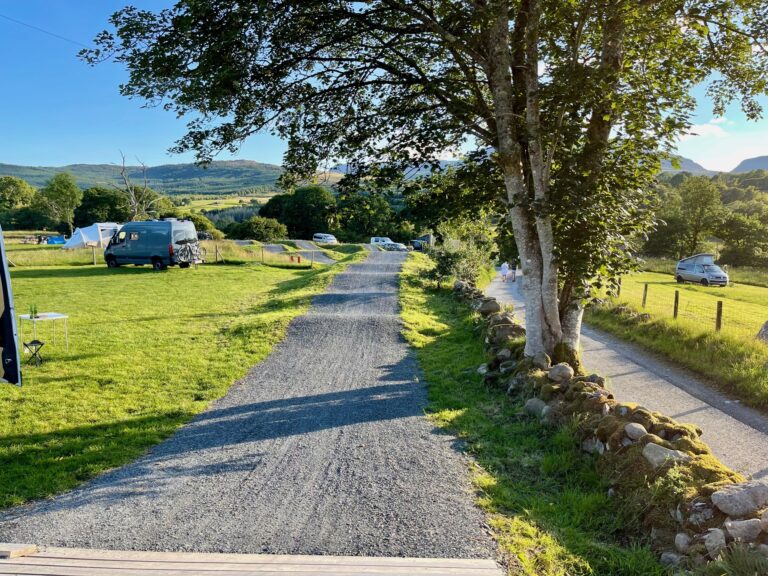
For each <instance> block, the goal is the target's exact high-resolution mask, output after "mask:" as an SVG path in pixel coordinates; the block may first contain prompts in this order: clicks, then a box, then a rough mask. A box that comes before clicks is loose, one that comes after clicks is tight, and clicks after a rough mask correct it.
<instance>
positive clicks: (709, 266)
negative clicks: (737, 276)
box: [675, 254, 728, 286]
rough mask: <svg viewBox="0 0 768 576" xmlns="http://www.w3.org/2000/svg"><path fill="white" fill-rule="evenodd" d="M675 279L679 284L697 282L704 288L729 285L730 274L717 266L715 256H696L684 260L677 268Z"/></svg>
mask: <svg viewBox="0 0 768 576" xmlns="http://www.w3.org/2000/svg"><path fill="white" fill-rule="evenodd" d="M675 279H676V280H677V282H678V283H679V284H682V283H684V282H695V283H696V284H701V285H702V286H727V285H728V274H727V273H726V272H725V271H724V270H723V269H722V268H720V266H718V265H717V264H715V257H714V255H713V254H696V255H695V256H691V257H689V258H683V259H682V260H680V261H679V262H678V263H677V267H676V268H675Z"/></svg>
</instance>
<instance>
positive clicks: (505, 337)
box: [488, 322, 525, 347]
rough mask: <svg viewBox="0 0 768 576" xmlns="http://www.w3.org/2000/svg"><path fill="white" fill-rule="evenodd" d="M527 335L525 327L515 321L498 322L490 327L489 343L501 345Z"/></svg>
mask: <svg viewBox="0 0 768 576" xmlns="http://www.w3.org/2000/svg"><path fill="white" fill-rule="evenodd" d="M520 336H525V328H523V327H522V326H521V325H520V324H516V323H514V322H505V323H504V324H496V325H495V326H493V327H491V328H489V329H488V343H489V344H493V345H494V346H497V347H501V346H504V345H505V344H507V343H508V342H509V341H510V340H512V339H514V338H519V337H520Z"/></svg>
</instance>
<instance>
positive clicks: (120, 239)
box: [115, 232, 126, 244]
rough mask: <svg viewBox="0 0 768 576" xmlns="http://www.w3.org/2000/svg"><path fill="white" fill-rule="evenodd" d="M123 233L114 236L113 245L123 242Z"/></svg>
mask: <svg viewBox="0 0 768 576" xmlns="http://www.w3.org/2000/svg"><path fill="white" fill-rule="evenodd" d="M125 236H126V233H125V232H118V233H117V236H115V244H120V243H121V242H125Z"/></svg>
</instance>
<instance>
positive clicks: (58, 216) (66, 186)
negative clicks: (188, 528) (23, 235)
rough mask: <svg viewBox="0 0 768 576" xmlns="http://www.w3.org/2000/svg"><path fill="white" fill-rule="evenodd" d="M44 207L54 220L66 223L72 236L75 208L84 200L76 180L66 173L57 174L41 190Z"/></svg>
mask: <svg viewBox="0 0 768 576" xmlns="http://www.w3.org/2000/svg"><path fill="white" fill-rule="evenodd" d="M40 198H41V200H42V206H43V207H44V209H45V210H47V212H48V214H49V215H50V216H51V218H52V219H53V220H58V221H60V222H64V223H66V225H67V228H68V229H69V233H70V234H72V229H73V226H74V219H75V208H77V207H78V206H79V205H80V202H81V201H82V199H83V191H82V190H81V189H80V187H79V186H78V185H77V182H76V181H75V178H74V177H73V176H72V175H71V174H68V173H66V172H62V173H60V174H56V176H54V177H53V178H51V179H50V180H49V181H48V183H47V184H46V185H45V186H44V187H43V188H42V189H41V190H40Z"/></svg>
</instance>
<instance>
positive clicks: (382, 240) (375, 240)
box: [371, 236, 394, 246]
mask: <svg viewBox="0 0 768 576" xmlns="http://www.w3.org/2000/svg"><path fill="white" fill-rule="evenodd" d="M371 244H373V245H374V246H384V244H394V242H392V239H391V238H387V237H386V236H374V237H372V238H371Z"/></svg>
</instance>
